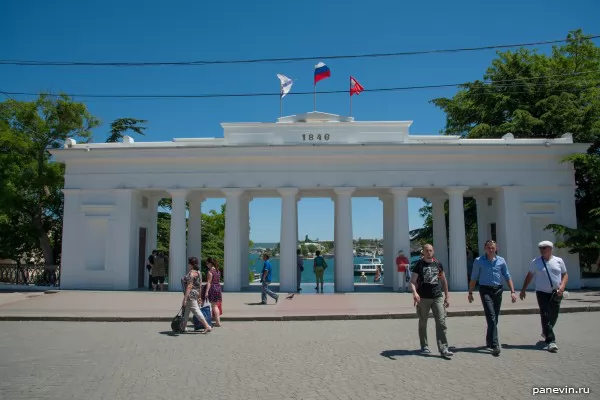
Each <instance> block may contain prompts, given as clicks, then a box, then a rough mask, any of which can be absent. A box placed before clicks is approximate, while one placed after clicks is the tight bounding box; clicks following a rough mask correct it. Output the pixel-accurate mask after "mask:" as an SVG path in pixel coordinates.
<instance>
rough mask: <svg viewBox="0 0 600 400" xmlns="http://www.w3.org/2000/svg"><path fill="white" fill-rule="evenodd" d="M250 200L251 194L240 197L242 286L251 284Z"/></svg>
mask: <svg viewBox="0 0 600 400" xmlns="http://www.w3.org/2000/svg"><path fill="white" fill-rule="evenodd" d="M250 201H252V199H251V196H250V195H249V194H247V193H246V194H244V195H242V196H241V197H240V279H241V280H240V282H241V287H248V286H250V280H249V275H248V271H249V265H250V259H249V257H250V256H249V254H250V247H249V243H250Z"/></svg>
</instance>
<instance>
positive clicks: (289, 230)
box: [277, 188, 298, 292]
mask: <svg viewBox="0 0 600 400" xmlns="http://www.w3.org/2000/svg"><path fill="white" fill-rule="evenodd" d="M277 192H279V195H280V196H281V249H280V252H279V290H280V291H282V292H295V291H296V288H297V286H296V248H297V245H296V243H297V242H296V235H297V231H298V229H297V228H296V222H295V219H296V208H297V202H296V195H297V194H298V188H279V189H277Z"/></svg>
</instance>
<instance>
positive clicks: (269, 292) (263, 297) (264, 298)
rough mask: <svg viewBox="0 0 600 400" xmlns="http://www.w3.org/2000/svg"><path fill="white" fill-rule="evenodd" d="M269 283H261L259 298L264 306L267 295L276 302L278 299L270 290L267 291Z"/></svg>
mask: <svg viewBox="0 0 600 400" xmlns="http://www.w3.org/2000/svg"><path fill="white" fill-rule="evenodd" d="M270 283H271V282H267V281H263V282H262V293H261V296H260V298H261V300H262V302H263V303H264V304H266V303H267V295H269V296H270V297H271V298H272V299H274V300H277V299H278V298H279V296H277V295H276V294H275V293H274V292H273V291H272V290H270V289H269V284H270Z"/></svg>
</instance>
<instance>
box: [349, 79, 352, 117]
mask: <svg viewBox="0 0 600 400" xmlns="http://www.w3.org/2000/svg"><path fill="white" fill-rule="evenodd" d="M349 116H350V117H351V116H352V77H350V115H349Z"/></svg>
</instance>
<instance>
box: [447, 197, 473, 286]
mask: <svg viewBox="0 0 600 400" xmlns="http://www.w3.org/2000/svg"><path fill="white" fill-rule="evenodd" d="M467 189H468V188H466V187H462V186H456V187H451V188H446V189H445V191H446V193H448V195H449V196H450V204H449V210H450V218H449V220H450V221H449V222H450V263H449V264H450V265H449V268H448V270H449V273H450V277H449V278H450V279H449V286H450V287H449V289H452V290H453V291H466V290H467V288H468V287H467V241H466V237H465V235H466V234H465V212H464V205H463V194H464V193H465V191H466V190H467Z"/></svg>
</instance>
